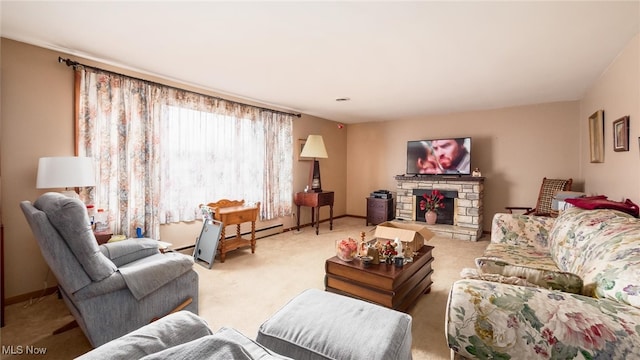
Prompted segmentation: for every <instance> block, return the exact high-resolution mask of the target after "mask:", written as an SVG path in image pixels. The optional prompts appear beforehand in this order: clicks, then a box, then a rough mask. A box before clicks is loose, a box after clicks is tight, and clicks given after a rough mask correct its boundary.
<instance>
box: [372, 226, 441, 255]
mask: <svg viewBox="0 0 640 360" xmlns="http://www.w3.org/2000/svg"><path fill="white" fill-rule="evenodd" d="M374 236H375V237H376V238H384V239H395V238H399V239H400V241H402V242H403V243H407V244H408V245H409V246H411V248H412V249H413V251H417V250H418V249H420V248H421V247H422V245H424V242H425V241H429V239H431V238H432V237H434V236H435V234H434V233H432V232H431V231H430V230H429V229H427V227H426V226H425V225H420V224H415V223H406V222H399V221H386V222H383V223H381V224H378V226H376V229H375V233H374Z"/></svg>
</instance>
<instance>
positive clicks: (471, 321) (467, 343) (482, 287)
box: [445, 280, 640, 359]
mask: <svg viewBox="0 0 640 360" xmlns="http://www.w3.org/2000/svg"><path fill="white" fill-rule="evenodd" d="M639 329H640V309H638V308H635V307H633V306H630V305H626V304H623V303H619V302H615V301H612V300H609V299H594V298H591V297H586V296H582V295H575V294H568V293H564V292H560V291H552V290H545V289H540V288H532V287H524V286H517V285H508V284H499V283H493V282H487V281H482V280H459V281H457V282H455V283H454V284H453V286H452V288H451V293H450V294H449V300H448V305H447V314H446V328H445V332H446V336H447V343H448V345H449V347H450V348H451V349H452V350H453V351H455V352H456V353H458V354H459V355H462V356H465V357H469V358H482V359H497V358H502V359H508V358H513V359H516V358H533V357H540V358H562V359H566V358H574V357H579V356H580V355H581V356H582V357H584V358H591V359H596V358H606V359H618V358H619V359H625V358H628V357H629V356H631V355H632V354H633V351H635V350H634V349H637V348H638V346H640V334H638V331H639Z"/></svg>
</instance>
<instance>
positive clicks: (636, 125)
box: [580, 35, 640, 204]
mask: <svg viewBox="0 0 640 360" xmlns="http://www.w3.org/2000/svg"><path fill="white" fill-rule="evenodd" d="M639 48H640V35H636V37H635V38H633V39H632V40H631V42H629V44H628V45H627V47H626V48H625V49H624V51H623V52H622V53H620V54H619V55H618V57H617V58H616V59H615V60H614V62H613V63H612V64H611V65H609V67H608V68H607V70H606V71H605V72H604V74H603V75H602V76H600V78H599V79H598V80H597V81H596V82H595V83H594V84H593V85H592V86H591V88H590V89H589V90H588V92H587V94H586V95H585V96H584V98H583V99H582V101H581V102H580V132H581V136H580V147H581V149H582V150H581V152H580V155H581V158H580V164H581V166H582V173H583V174H584V178H585V179H587V181H586V183H585V190H586V191H587V192H588V193H591V194H605V195H607V196H609V198H610V199H612V200H616V201H620V200H623V199H625V198H630V199H631V200H632V201H633V202H635V203H637V204H640V186H639V182H638V178H639V177H640V149H639V148H638V138H639V137H640V55H639V54H638V51H639V50H638V49H639ZM599 109H602V110H604V162H603V163H591V162H590V157H589V128H588V121H587V119H588V118H589V116H590V115H591V114H593V113H594V112H595V111H597V110H599ZM625 115H629V116H630V120H629V151H626V152H614V151H613V122H614V121H615V120H617V119H619V118H620V117H622V116H625Z"/></svg>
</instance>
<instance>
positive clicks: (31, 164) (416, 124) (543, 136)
mask: <svg viewBox="0 0 640 360" xmlns="http://www.w3.org/2000/svg"><path fill="white" fill-rule="evenodd" d="M639 49H640V36H639V35H638V34H637V32H636V35H635V36H634V37H633V38H632V39H630V40H629V41H628V42H627V43H626V44H625V45H624V46H623V47H621V48H620V49H619V53H618V55H617V56H615V58H614V59H612V61H611V62H610V63H608V64H603V67H602V69H601V73H600V74H599V76H598V77H597V78H594V79H593V82H592V83H591V84H590V85H589V86H588V88H586V89H584V94H583V96H581V97H580V98H576V99H564V100H559V101H555V102H548V103H538V104H528V103H527V102H526V99H525V100H523V105H520V106H511V107H505V108H492V107H491V106H490V105H488V106H487V107H485V108H483V109H481V110H467V111H458V112H450V113H444V114H431V115H424V116H423V115H416V116H415V117H413V118H406V119H403V120H394V119H389V120H388V121H374V122H364V123H353V124H345V125H344V126H343V127H340V126H338V125H340V124H341V122H337V121H332V120H327V119H324V118H319V117H316V116H311V115H307V114H303V115H302V117H301V118H300V119H296V120H295V121H294V127H293V138H294V140H297V139H304V138H306V136H307V135H308V134H321V135H323V137H324V140H325V143H326V147H327V150H328V153H329V158H328V159H322V160H321V162H320V163H321V168H322V182H323V184H322V185H323V188H325V189H328V190H333V191H335V206H334V216H356V217H362V218H363V220H362V222H363V224H364V216H365V214H366V206H365V204H366V203H365V198H366V197H367V196H368V195H369V193H370V192H371V191H374V190H377V189H388V190H391V191H394V190H395V187H396V181H395V179H394V176H395V175H398V174H403V173H404V172H405V163H406V142H407V141H409V140H418V139H417V138H427V137H428V138H437V137H458V136H470V137H472V138H473V151H474V153H473V155H474V158H473V163H472V166H473V167H474V168H475V167H478V168H479V169H480V170H481V171H482V174H483V176H484V177H485V178H486V180H485V199H484V213H485V216H484V219H485V220H484V229H485V231H489V229H490V224H491V217H492V215H493V214H494V213H497V212H502V211H503V209H504V207H505V206H509V205H532V204H533V203H534V202H535V199H536V197H537V191H538V189H539V186H540V182H541V179H542V177H544V176H548V177H558V178H568V177H571V178H573V179H574V184H575V188H576V189H577V190H580V191H584V192H586V193H588V194H605V195H607V196H609V198H611V199H614V200H622V199H624V198H629V199H631V200H632V201H634V202H636V203H638V202H640V189H639V188H638V183H637V180H636V179H637V177H638V175H640V162H639V161H638V157H639V156H640V155H639V153H640V148H639V147H638V146H639V145H638V141H636V140H635V139H636V138H639V137H640V128H639V127H638V126H637V124H636V123H635V121H636V120H635V119H638V116H640V69H639V67H640V66H639V64H640V54H639ZM1 56H2V58H1V61H2V74H1V75H2V124H1V125H2V126H1V129H2V149H1V154H0V159H1V166H2V178H1V194H2V212H1V214H2V223H3V225H4V242H5V244H4V259H3V266H4V274H5V293H4V294H3V296H4V297H5V298H6V299H10V300H11V301H13V302H16V301H22V300H26V299H28V298H29V297H31V296H33V295H35V294H39V293H40V291H41V290H42V281H43V277H44V276H45V274H46V273H47V266H46V264H45V263H44V261H43V260H42V259H41V257H40V253H39V249H38V247H37V244H36V243H35V241H34V240H33V235H32V233H31V231H30V230H29V227H28V225H27V223H26V221H25V219H24V216H23V214H22V213H21V212H20V209H19V207H18V204H19V202H20V201H22V200H34V199H36V198H37V197H38V196H39V195H40V194H42V193H43V191H42V190H38V189H36V188H35V178H36V170H37V162H38V159H39V158H40V157H43V156H53V155H59V156H61V155H72V154H73V152H74V146H73V144H74V130H73V126H74V124H73V116H74V115H73V107H74V105H73V99H74V95H73V93H74V87H73V71H71V70H70V69H69V68H67V67H66V66H63V65H61V64H59V63H58V62H57V59H58V57H59V56H63V57H73V58H74V60H77V61H81V62H83V63H86V64H89V65H95V66H99V67H102V68H106V69H112V70H115V71H118V72H122V73H126V74H130V75H132V76H138V77H144V78H147V79H149V80H152V81H158V82H163V83H168V84H170V85H176V86H181V87H184V88H187V89H193V90H200V91H202V90H201V89H197V88H195V87H193V86H189V85H183V84H180V83H177V82H174V81H167V80H166V79H163V78H160V77H154V76H149V75H147V74H142V73H138V72H135V71H131V70H128V69H124V68H118V67H114V66H112V65H109V64H108V63H106V62H99V61H95V60H91V59H85V58H82V57H78V56H74V55H73V54H70V53H64V52H60V51H55V50H51V49H47V48H44V47H39V46H34V45H30V44H27V43H24V42H19V41H15V40H11V39H7V38H4V37H3V38H2V48H1ZM532 61H536V59H532ZM523 71H524V70H523ZM452 76H455V75H452ZM549 76H554V74H550V75H549ZM495 81H496V82H498V81H500V79H499V78H496V79H495ZM206 92H208V93H212V92H210V91H206ZM212 94H214V95H215V93H212ZM477 96H482V94H477ZM600 109H602V110H604V112H605V118H604V136H605V138H604V159H605V160H604V162H603V163H592V162H591V161H590V156H589V147H590V143H589V127H588V124H589V123H588V118H589V116H591V114H593V113H594V112H595V111H597V110H600ZM627 115H628V116H630V119H631V120H630V130H629V151H627V152H615V151H614V150H613V147H612V139H613V135H612V123H613V121H615V120H616V119H618V118H620V117H622V116H627ZM417 129H420V130H417ZM292 156H293V154H292ZM308 171H309V163H308V162H303V161H301V162H298V161H294V169H293V172H294V173H293V189H294V191H301V190H302V189H304V187H305V185H306V182H307V175H308ZM212 200H215V199H203V201H212ZM297 215H299V216H300V217H301V223H304V224H308V223H309V222H310V214H309V212H308V211H302V213H301V214H297ZM320 217H321V219H323V220H324V219H327V218H328V209H325V208H323V209H321V211H320ZM282 223H283V225H284V227H285V228H292V227H294V225H295V218H294V217H287V218H284V219H282ZM199 225H200V224H178V225H169V226H164V227H163V228H162V230H161V238H162V240H164V241H167V242H172V243H174V244H178V245H180V244H185V245H187V244H188V243H190V242H191V243H193V241H194V239H195V237H196V236H197V234H198V232H199V229H200V226H199ZM327 230H328V228H327V229H325V228H324V227H323V228H321V231H323V232H324V231H327ZM460 246H464V243H462V242H461V243H460ZM49 286H53V285H52V284H49Z"/></svg>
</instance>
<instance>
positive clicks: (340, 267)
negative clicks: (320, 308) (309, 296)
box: [324, 245, 433, 312]
mask: <svg viewBox="0 0 640 360" xmlns="http://www.w3.org/2000/svg"><path fill="white" fill-rule="evenodd" d="M432 250H433V246H428V245H424V246H423V247H422V248H421V249H420V250H418V252H417V253H418V255H417V256H414V258H413V262H411V263H407V264H405V265H404V266H403V267H396V266H395V265H393V264H391V265H387V264H378V265H373V264H372V265H370V266H369V267H366V268H365V267H364V266H363V264H362V262H361V261H360V259H357V258H356V259H354V260H353V261H351V262H346V261H342V260H340V259H338V257H337V256H334V257H332V258H330V259H327V261H326V262H325V272H326V274H325V277H324V284H325V290H326V291H331V292H334V293H338V294H343V295H348V296H351V297H355V298H358V299H362V300H367V301H370V302H374V303H376V304H380V305H382V306H386V307H388V308H391V309H395V310H400V311H405V312H406V311H407V310H408V309H409V308H410V307H411V306H412V305H413V304H414V303H415V302H416V300H417V299H418V297H419V296H420V295H421V294H427V293H429V292H430V291H431V284H432V283H433V282H432V281H431V274H432V273H433V269H432V268H431V263H432V262H433V256H432V255H431V251H432Z"/></svg>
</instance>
